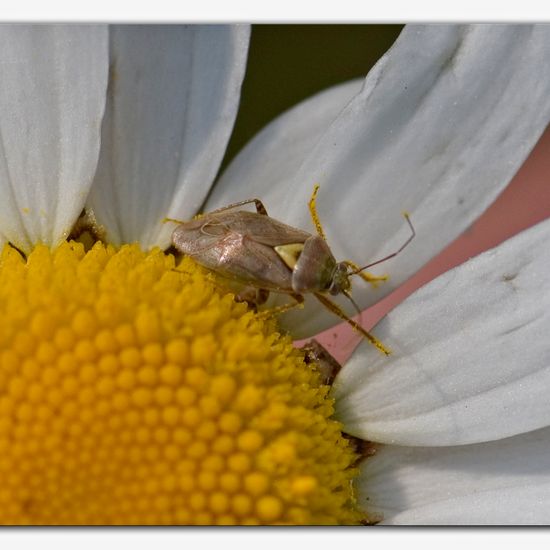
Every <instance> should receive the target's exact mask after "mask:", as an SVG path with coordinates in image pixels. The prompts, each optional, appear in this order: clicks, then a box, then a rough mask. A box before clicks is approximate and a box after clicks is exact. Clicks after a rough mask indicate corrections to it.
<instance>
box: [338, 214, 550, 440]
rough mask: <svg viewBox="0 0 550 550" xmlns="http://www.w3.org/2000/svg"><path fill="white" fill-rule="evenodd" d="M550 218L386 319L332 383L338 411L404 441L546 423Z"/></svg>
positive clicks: (378, 434)
mask: <svg viewBox="0 0 550 550" xmlns="http://www.w3.org/2000/svg"><path fill="white" fill-rule="evenodd" d="M548 242H550V220H546V221H544V222H542V223H540V224H538V225H536V226H534V227H532V228H530V229H528V230H526V231H523V232H522V233H520V234H519V235H517V236H515V237H513V238H512V239H509V240H508V241H506V242H505V243H504V244H502V245H500V246H499V247H497V248H494V249H492V250H490V251H488V252H485V253H484V254H481V255H480V256H477V257H476V258H474V259H473V260H470V261H469V262H467V263H465V264H463V265H461V266H459V267H457V268H455V269H454V270H452V271H449V272H447V273H445V274H444V275H442V276H440V277H438V278H437V279H435V280H434V281H431V282H430V283H428V284H427V285H426V286H424V287H423V288H421V289H420V290H418V291H417V292H415V293H414V294H413V295H412V296H410V297H409V298H408V299H407V300H405V302H403V303H402V304H401V305H399V306H398V307H397V308H396V309H394V310H393V311H392V312H390V314H389V315H388V316H387V317H386V319H385V320H384V321H383V322H382V323H381V324H380V326H379V330H378V331H377V335H378V336H379V337H380V338H381V339H382V341H383V342H384V343H385V344H387V345H388V346H389V347H390V348H391V349H392V350H393V354H392V355H391V356H390V357H388V358H386V357H382V355H381V354H380V353H379V352H378V351H377V350H375V349H374V348H373V347H372V346H367V345H361V346H360V347H359V348H358V350H357V352H356V353H355V354H354V355H353V356H352V358H351V360H350V362H349V363H348V364H346V366H345V368H344V369H342V371H341V372H340V374H339V375H338V377H337V379H336V383H335V385H334V390H335V391H334V396H335V398H336V400H337V417H338V418H339V420H341V421H342V422H343V423H344V425H345V427H346V431H348V432H350V433H352V434H353V435H356V436H359V437H362V438H364V439H369V440H374V441H382V442H386V443H397V444H400V445H460V444H464V443H476V442H481V441H491V440H494V439H500V438H503V437H508V436H512V435H515V434H518V433H523V432H526V431H529V430H534V429H537V428H541V427H543V426H548V425H550V407H549V406H548V388H549V387H550V348H549V346H548V334H550V277H548V265H550V248H549V247H548Z"/></svg>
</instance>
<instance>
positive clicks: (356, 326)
mask: <svg viewBox="0 0 550 550" xmlns="http://www.w3.org/2000/svg"><path fill="white" fill-rule="evenodd" d="M314 294H315V297H316V298H317V300H319V301H320V302H321V303H322V304H323V305H324V306H325V307H326V308H327V309H328V310H329V311H332V313H334V314H335V315H337V316H338V317H340V319H343V320H344V321H346V323H348V324H349V325H351V327H352V328H353V329H354V330H356V331H357V332H359V333H360V334H362V335H363V336H364V337H365V338H366V339H367V340H368V341H369V342H370V343H371V344H372V345H373V346H374V347H375V348H378V350H379V351H381V352H382V353H383V354H384V355H391V351H390V350H389V349H388V348H386V346H384V344H382V342H380V340H378V338H376V337H375V336H373V335H372V334H371V333H370V332H367V331H366V330H365V329H364V328H363V327H362V326H361V325H360V324H359V323H356V322H355V321H354V320H353V319H351V318H350V317H348V316H347V315H346V314H345V313H344V312H343V311H342V310H341V309H340V308H339V307H338V306H337V305H336V304H335V303H334V302H332V301H331V300H329V299H328V298H327V297H326V296H323V295H322V294H320V293H319V292H315V293H314Z"/></svg>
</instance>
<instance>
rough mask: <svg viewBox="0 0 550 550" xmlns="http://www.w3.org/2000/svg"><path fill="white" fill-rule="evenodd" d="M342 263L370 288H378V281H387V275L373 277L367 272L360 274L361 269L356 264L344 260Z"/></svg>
mask: <svg viewBox="0 0 550 550" xmlns="http://www.w3.org/2000/svg"><path fill="white" fill-rule="evenodd" d="M344 263H345V264H346V265H347V266H349V267H350V268H351V269H352V270H353V271H354V272H355V274H356V275H359V277H361V279H363V281H366V282H367V283H369V284H370V285H371V286H372V288H378V283H379V282H380V281H387V280H388V279H389V276H388V275H373V274H372V273H368V272H364V273H362V272H361V268H360V267H359V266H358V265H357V264H356V263H354V262H352V261H350V260H345V261H344Z"/></svg>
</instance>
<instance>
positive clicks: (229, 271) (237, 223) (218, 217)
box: [166, 186, 415, 355]
mask: <svg viewBox="0 0 550 550" xmlns="http://www.w3.org/2000/svg"><path fill="white" fill-rule="evenodd" d="M317 191H318V186H316V187H315V190H314V192H313V196H312V197H311V200H310V202H309V208H310V213H311V217H312V220H313V222H314V224H315V227H316V229H317V233H318V234H317V235H312V234H311V233H307V232H306V231H302V230H300V229H296V228H295V227H291V226H290V225H286V224H284V223H282V222H280V221H278V220H276V219H274V218H271V217H270V216H268V215H267V211H266V209H265V207H264V205H263V204H262V202H261V201H260V200H259V199H250V200H246V201H241V202H239V203H235V204H231V205H229V206H226V207H224V208H220V209H218V210H214V211H213V212H209V213H207V214H204V215H203V216H201V217H199V218H197V219H194V220H192V221H189V222H180V221H178V220H173V219H170V218H166V221H173V222H176V223H177V224H178V226H177V227H176V228H175V229H174V232H173V233H172V244H173V245H174V247H175V248H176V249H177V250H178V251H179V252H182V253H183V254H187V255H189V256H191V257H192V258H194V259H195V260H196V261H197V262H198V263H199V264H201V265H203V266H204V267H207V268H208V269H211V270H212V271H214V272H216V273H218V274H219V275H221V276H223V277H225V278H227V279H230V280H233V281H236V282H238V283H239V284H241V285H244V286H248V287H254V288H256V289H258V291H257V294H256V296H257V298H258V297H260V295H261V298H262V301H265V299H267V294H268V293H269V291H274V292H278V293H284V294H289V295H291V296H292V297H293V298H294V299H295V300H296V302H297V303H302V302H303V301H304V297H303V295H304V294H308V293H311V294H314V295H315V297H316V298H317V300H319V301H320V302H321V303H322V304H323V305H324V306H325V307H326V308H327V309H328V310H330V311H332V312H333V313H334V314H335V315H338V316H339V317H340V318H342V319H344V320H345V321H346V322H348V323H349V324H350V325H351V326H352V327H353V328H354V329H355V330H357V331H359V332H360V333H361V334H362V335H363V336H364V337H365V338H367V339H368V340H369V341H370V342H371V343H372V344H373V345H375V346H376V347H377V348H378V349H379V350H380V351H382V353H385V354H386V355H389V353H390V352H389V351H388V350H387V349H386V348H385V347H384V346H383V345H382V343H381V342H379V341H378V340H377V339H376V338H375V337H374V336H372V335H371V334H369V333H368V332H367V331H366V330H365V329H363V328H362V327H361V326H360V325H359V324H358V323H356V322H355V321H354V320H353V319H351V318H350V317H348V316H347V315H346V314H345V313H344V312H343V311H342V310H341V309H340V308H339V307H338V306H337V305H336V304H335V303H333V302H332V301H331V300H329V298H327V296H326V294H327V293H330V294H332V295H337V294H344V295H345V296H346V297H347V298H348V299H349V300H351V302H352V303H353V304H354V306H355V307H356V309H357V311H358V312H359V308H358V307H357V305H356V304H355V302H353V300H352V298H351V294H350V291H351V283H350V276H351V275H359V276H360V277H362V278H363V279H365V280H366V281H368V282H371V283H372V282H374V281H377V280H381V279H385V277H373V276H367V275H366V274H363V273H362V271H363V270H364V269H366V268H367V267H371V266H373V265H376V264H379V263H381V262H383V261H386V260H388V259H389V258H392V257H394V256H396V255H397V254H398V253H399V252H400V251H401V250H403V248H405V246H407V244H408V243H409V242H410V241H411V240H412V238H413V237H414V234H415V233H414V228H413V227H412V224H411V222H410V220H409V218H408V215H406V214H405V218H406V220H407V222H408V224H409V226H410V228H411V230H412V235H411V237H409V239H408V240H407V241H406V243H405V244H404V245H403V246H402V247H401V248H400V249H399V250H398V251H397V252H394V253H393V254H390V255H388V256H386V257H385V258H382V259H380V260H377V261H376V262H373V263H371V264H369V265H367V266H365V267H358V266H356V265H355V264H354V263H353V262H350V261H343V262H337V261H336V259H335V258H334V256H333V254H332V252H331V250H330V248H329V246H328V245H327V243H326V241H325V236H324V233H323V230H322V227H321V224H320V222H319V218H318V216H317V211H316V209H315V197H316V194H317ZM250 203H254V204H255V206H256V212H250V211H246V210H240V209H238V208H239V207H242V206H244V205H246V204H250ZM255 303H256V304H258V303H260V301H256V302H255ZM289 307H292V305H291V306H289V305H285V306H279V307H278V308H276V311H278V312H282V311H285V310H287V309H289Z"/></svg>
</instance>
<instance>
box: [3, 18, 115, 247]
mask: <svg viewBox="0 0 550 550" xmlns="http://www.w3.org/2000/svg"><path fill="white" fill-rule="evenodd" d="M0 71H1V73H2V86H1V87H0V106H1V109H2V115H1V116H0V134H1V142H0V233H2V234H3V236H4V237H5V238H6V239H7V240H9V241H11V242H12V243H13V244H14V245H15V246H17V247H19V248H20V249H22V250H24V251H29V250H30V248H31V247H32V246H33V244H35V243H37V242H39V241H41V242H44V243H46V244H49V245H52V246H54V245H56V244H58V243H59V242H60V241H61V240H63V239H64V238H66V237H67V235H68V233H69V231H70V229H71V226H72V225H73V223H74V221H75V219H76V218H77V217H78V215H79V214H80V212H81V210H82V208H83V206H84V202H85V200H86V196H87V194H88V190H89V188H90V185H91V182H92V178H93V175H94V172H95V169H96V165H97V158H98V153H99V139H100V128H101V118H102V116H103V110H104V106H105V91H106V89H107V73H108V58H107V30H106V27H104V26H102V25H2V26H0Z"/></svg>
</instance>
